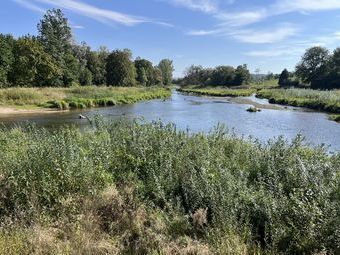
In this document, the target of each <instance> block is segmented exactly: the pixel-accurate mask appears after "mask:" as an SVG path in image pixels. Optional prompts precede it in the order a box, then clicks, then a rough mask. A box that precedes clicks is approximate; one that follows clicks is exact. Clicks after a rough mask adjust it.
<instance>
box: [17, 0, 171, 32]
mask: <svg viewBox="0 0 340 255" xmlns="http://www.w3.org/2000/svg"><path fill="white" fill-rule="evenodd" d="M13 1H14V2H16V3H18V4H20V5H22V6H24V7H26V8H29V9H31V10H34V11H39V12H45V10H44V9H42V8H40V7H39V6H37V5H36V4H35V3H40V4H48V5H52V6H55V7H58V8H63V9H67V10H70V11H73V12H75V13H78V14H80V15H83V16H86V17H88V18H91V19H94V20H97V21H99V22H102V23H105V24H111V23H119V24H122V25H126V26H134V25H137V24H141V23H153V24H157V25H162V26H167V27H172V26H173V25H171V24H169V23H166V22H160V21H156V20H153V19H149V18H146V17H141V16H134V15H129V14H125V13H121V12H116V11H112V10H109V9H103V8H99V7H96V6H94V5H90V4H87V3H83V2H81V1H78V0H58V1H54V0H30V1H28V0H13Z"/></svg>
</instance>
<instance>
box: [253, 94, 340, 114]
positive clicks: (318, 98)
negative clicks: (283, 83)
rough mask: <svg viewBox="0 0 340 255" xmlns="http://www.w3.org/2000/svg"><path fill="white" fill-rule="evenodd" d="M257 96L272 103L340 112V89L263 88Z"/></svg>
mask: <svg viewBox="0 0 340 255" xmlns="http://www.w3.org/2000/svg"><path fill="white" fill-rule="evenodd" d="M257 96H259V97H263V98H268V99H269V102H271V103H278V104H287V105H292V106H302V107H307V108H311V109H315V110H322V111H326V112H330V113H340V90H331V91H319V90H312V89H271V90H261V91H259V92H258V93H257Z"/></svg>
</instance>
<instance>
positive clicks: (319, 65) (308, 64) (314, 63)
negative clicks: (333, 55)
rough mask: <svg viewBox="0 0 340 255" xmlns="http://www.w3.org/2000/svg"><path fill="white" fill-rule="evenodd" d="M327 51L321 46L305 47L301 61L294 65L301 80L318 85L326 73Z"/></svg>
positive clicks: (313, 85)
mask: <svg viewBox="0 0 340 255" xmlns="http://www.w3.org/2000/svg"><path fill="white" fill-rule="evenodd" d="M329 58H330V56H329V52H328V50H327V49H326V48H323V47H319V46H317V47H312V48H309V49H307V51H306V52H305V54H304V55H303V56H302V59H301V62H300V63H299V64H298V65H297V66H296V75H297V77H299V78H300V79H301V80H302V81H303V82H305V83H308V84H311V86H312V87H318V85H317V84H318V83H319V82H320V81H321V80H322V79H324V78H325V76H326V75H327V67H328V61H329Z"/></svg>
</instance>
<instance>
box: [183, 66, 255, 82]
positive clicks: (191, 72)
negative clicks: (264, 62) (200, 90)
mask: <svg viewBox="0 0 340 255" xmlns="http://www.w3.org/2000/svg"><path fill="white" fill-rule="evenodd" d="M250 79H251V75H250V72H249V70H248V68H247V65H239V66H238V67H237V68H236V69H235V68H234V67H232V66H218V67H215V68H203V67H202V66H195V65H192V66H190V67H189V68H188V69H187V70H186V72H185V76H184V78H183V79H180V80H178V81H177V83H179V84H180V85H184V86H185V85H201V86H239V85H242V84H246V83H248V82H249V81H250Z"/></svg>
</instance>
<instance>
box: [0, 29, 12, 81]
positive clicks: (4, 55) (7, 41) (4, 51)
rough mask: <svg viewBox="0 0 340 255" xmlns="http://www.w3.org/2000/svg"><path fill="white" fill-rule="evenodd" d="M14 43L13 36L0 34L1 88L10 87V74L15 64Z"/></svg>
mask: <svg viewBox="0 0 340 255" xmlns="http://www.w3.org/2000/svg"><path fill="white" fill-rule="evenodd" d="M14 41H15V40H14V38H13V36H12V35H3V34H0V87H6V86H8V85H9V81H8V74H9V72H10V71H11V69H12V65H13V62H14V54H13V47H14Z"/></svg>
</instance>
